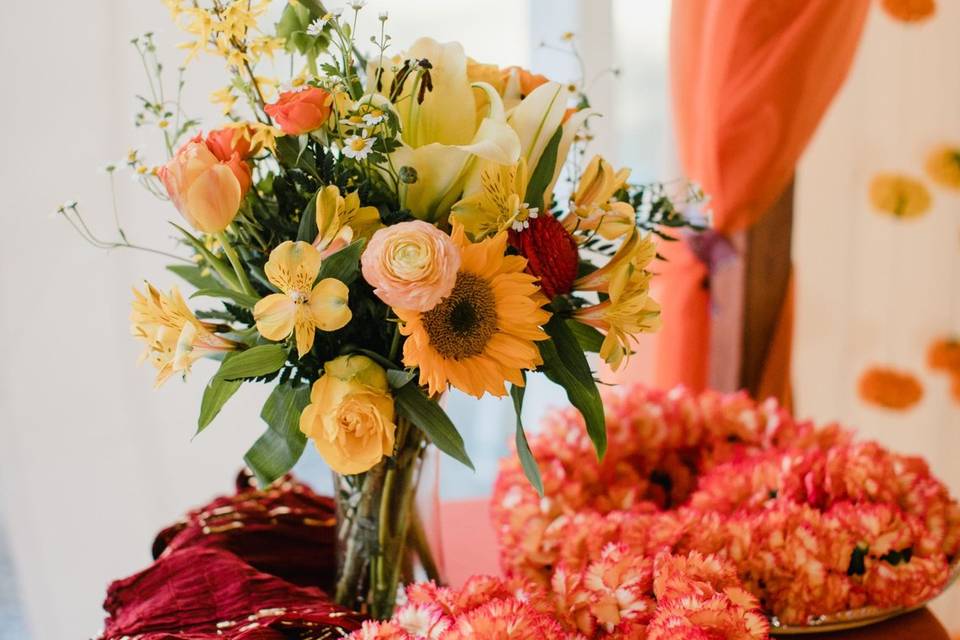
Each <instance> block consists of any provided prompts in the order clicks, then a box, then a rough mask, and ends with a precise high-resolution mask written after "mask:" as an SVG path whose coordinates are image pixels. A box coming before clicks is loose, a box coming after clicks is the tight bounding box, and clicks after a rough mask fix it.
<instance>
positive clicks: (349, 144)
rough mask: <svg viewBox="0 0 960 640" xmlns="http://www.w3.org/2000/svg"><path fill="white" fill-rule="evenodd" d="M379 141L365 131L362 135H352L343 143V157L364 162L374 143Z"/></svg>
mask: <svg viewBox="0 0 960 640" xmlns="http://www.w3.org/2000/svg"><path fill="white" fill-rule="evenodd" d="M376 141H377V137H376V136H368V135H367V132H366V131H364V132H363V133H362V135H359V136H358V135H352V136H350V137H349V138H347V139H346V140H344V141H343V155H345V156H346V157H348V158H353V159H354V160H364V159H366V157H367V156H368V155H370V151H371V150H372V149H373V143H374V142H376Z"/></svg>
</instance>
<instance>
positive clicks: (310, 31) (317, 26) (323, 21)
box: [307, 13, 331, 38]
mask: <svg viewBox="0 0 960 640" xmlns="http://www.w3.org/2000/svg"><path fill="white" fill-rule="evenodd" d="M330 18H331V15H330V14H329V13H328V14H327V15H325V16H323V17H322V18H317V19H316V20H314V21H313V22H311V23H310V25H309V26H308V27H307V35H308V36H313V37H314V38H316V37H317V36H319V35H320V34H321V33H323V28H324V27H325V26H327V23H328V22H330Z"/></svg>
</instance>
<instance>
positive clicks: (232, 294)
mask: <svg viewBox="0 0 960 640" xmlns="http://www.w3.org/2000/svg"><path fill="white" fill-rule="evenodd" d="M190 297H191V298H203V297H205V298H226V299H227V300H233V301H234V302H236V303H237V304H239V305H240V306H241V307H246V308H247V309H253V307H254V305H255V304H257V302H258V301H259V300H260V298H255V297H253V296H250V295H247V294H245V293H241V292H239V291H232V290H230V289H224V288H222V287H214V288H212V289H200V290H199V291H194V292H193V294H192V295H191V296H190Z"/></svg>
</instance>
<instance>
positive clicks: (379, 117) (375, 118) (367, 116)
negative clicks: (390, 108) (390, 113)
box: [362, 108, 387, 127]
mask: <svg viewBox="0 0 960 640" xmlns="http://www.w3.org/2000/svg"><path fill="white" fill-rule="evenodd" d="M386 117H387V115H386V114H385V113H384V112H383V111H381V110H380V109H374V108H371V109H370V110H369V111H367V112H366V113H364V114H363V116H362V118H363V123H364V124H365V125H367V126H368V127H375V126H376V125H378V124H380V123H381V122H383V120H384V119H385V118H386Z"/></svg>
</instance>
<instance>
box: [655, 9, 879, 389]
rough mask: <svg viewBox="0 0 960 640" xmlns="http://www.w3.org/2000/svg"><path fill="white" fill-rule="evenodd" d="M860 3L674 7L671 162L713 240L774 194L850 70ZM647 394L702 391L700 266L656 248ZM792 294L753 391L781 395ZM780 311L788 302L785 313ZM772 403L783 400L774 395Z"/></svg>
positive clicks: (705, 281) (683, 250) (671, 246)
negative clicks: (656, 303)
mask: <svg viewBox="0 0 960 640" xmlns="http://www.w3.org/2000/svg"><path fill="white" fill-rule="evenodd" d="M869 6H870V0H842V1H841V0H674V2H673V16H672V24H671V34H670V39H671V43H670V47H671V48H670V56H671V82H672V92H673V114H674V121H675V128H676V137H677V146H678V152H679V157H680V162H681V164H682V166H683V169H684V172H685V173H686V175H687V176H688V177H689V178H690V179H692V180H695V181H696V182H698V183H700V185H701V186H702V187H703V190H704V191H705V192H706V193H707V194H708V195H709V196H710V198H711V200H710V209H711V211H712V213H713V226H714V230H715V232H717V233H719V234H724V235H726V234H731V233H734V232H736V231H740V230H743V229H746V228H748V227H749V226H750V225H751V224H753V223H754V222H756V221H757V219H758V218H759V217H760V216H761V215H763V213H764V211H766V210H767V209H768V208H769V207H770V206H771V205H772V204H773V202H774V201H775V200H776V199H777V197H778V196H779V195H780V193H781V192H782V191H783V190H784V189H785V188H786V186H787V184H788V182H789V180H790V177H791V176H792V175H793V173H794V170H795V168H796V164H797V160H798V159H799V157H800V154H801V153H802V152H803V149H804V147H805V146H806V144H807V142H808V141H809V140H810V137H811V136H812V135H813V133H814V131H815V129H816V127H817V124H818V123H819V121H820V118H821V117H822V116H823V114H824V112H825V111H826V109H827V107H828V105H829V104H830V101H831V100H832V99H833V96H834V95H835V94H836V92H837V90H838V89H839V88H840V86H841V84H842V83H843V80H844V78H845V76H846V73H847V71H848V69H849V67H850V63H851V61H852V59H853V55H854V52H855V51H856V47H857V43H858V41H859V39H860V33H861V31H862V29H863V24H864V20H865V18H866V15H867V11H868V9H869ZM666 244H667V246H665V247H663V252H664V253H665V254H666V257H667V259H668V261H667V262H666V263H664V265H663V268H662V269H661V274H662V275H661V280H660V289H661V292H662V293H661V304H662V306H663V321H664V328H663V330H662V333H661V335H660V336H659V339H658V348H657V354H656V369H657V371H656V376H655V380H656V383H657V384H658V385H659V386H662V387H669V386H673V385H675V384H679V383H683V384H686V385H688V386H690V387H693V388H694V389H702V388H704V386H706V381H707V376H708V371H709V366H710V365H709V361H708V354H709V352H710V340H711V336H710V321H709V320H710V317H709V314H710V313H711V300H710V293H709V282H710V268H709V266H708V264H707V263H708V262H709V261H706V262H705V261H704V260H703V259H701V257H698V256H697V255H695V254H694V252H693V251H692V250H691V247H690V245H689V244H688V243H687V242H678V243H666ZM792 299H793V297H792V295H788V296H787V297H786V300H785V307H784V309H783V311H782V312H781V314H780V315H781V319H782V322H783V324H782V325H781V326H780V327H778V329H777V331H776V337H775V344H774V345H773V346H772V348H771V349H770V359H768V362H767V366H766V367H765V369H764V372H765V373H764V375H765V380H764V384H763V385H762V387H763V388H764V389H765V390H767V391H770V392H772V393H774V394H775V395H778V396H783V395H784V394H786V393H788V392H787V389H788V388H789V384H788V383H787V382H786V381H787V380H788V378H789V353H790V332H789V323H790V319H791V318H792ZM788 305H790V306H789V307H788ZM781 399H782V400H786V398H784V397H781Z"/></svg>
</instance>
